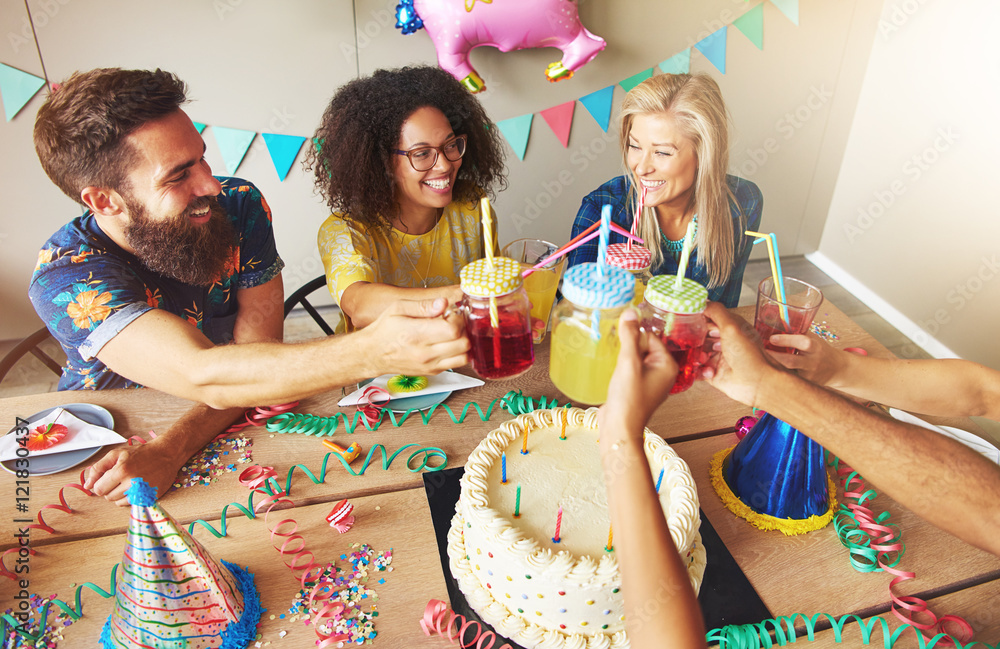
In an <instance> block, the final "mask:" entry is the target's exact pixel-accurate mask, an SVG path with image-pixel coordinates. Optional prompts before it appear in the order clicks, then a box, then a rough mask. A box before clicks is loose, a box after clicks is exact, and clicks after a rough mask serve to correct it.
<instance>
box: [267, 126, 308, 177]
mask: <svg viewBox="0 0 1000 649" xmlns="http://www.w3.org/2000/svg"><path fill="white" fill-rule="evenodd" d="M261 136H262V137H263V138H264V144H266V145H267V152H268V153H270V154H271V162H272V163H274V170H275V171H277V172H278V180H281V181H284V180H285V176H287V175H288V170H289V169H291V168H292V163H293V162H295V156H297V155H298V154H299V149H301V148H302V143H303V142H305V141H306V139H305V138H304V137H301V136H299V135H278V134H276V133H261Z"/></svg>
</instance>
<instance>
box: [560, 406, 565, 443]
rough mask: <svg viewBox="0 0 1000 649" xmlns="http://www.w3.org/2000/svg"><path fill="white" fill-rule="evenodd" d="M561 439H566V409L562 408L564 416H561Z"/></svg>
mask: <svg viewBox="0 0 1000 649" xmlns="http://www.w3.org/2000/svg"><path fill="white" fill-rule="evenodd" d="M559 439H566V409H565V408H562V417H560V418H559Z"/></svg>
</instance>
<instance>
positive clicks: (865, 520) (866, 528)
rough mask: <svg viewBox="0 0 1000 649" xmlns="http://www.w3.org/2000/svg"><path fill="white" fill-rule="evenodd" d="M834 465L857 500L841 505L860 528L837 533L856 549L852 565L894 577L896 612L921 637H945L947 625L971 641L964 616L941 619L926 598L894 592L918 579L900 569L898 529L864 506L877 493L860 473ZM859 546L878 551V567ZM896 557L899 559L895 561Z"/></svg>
mask: <svg viewBox="0 0 1000 649" xmlns="http://www.w3.org/2000/svg"><path fill="white" fill-rule="evenodd" d="M834 466H835V468H836V471H837V475H838V477H840V478H841V480H842V485H843V489H844V498H845V499H849V500H850V501H853V502H849V503H848V505H846V506H845V505H843V504H841V514H842V515H846V516H848V517H850V518H851V519H853V520H854V521H855V522H856V523H857V525H856V527H850V526H841V527H838V528H837V534H838V537H840V539H841V543H842V544H843V545H844V546H845V547H847V548H848V549H849V550H852V552H851V564H852V565H853V566H854V567H855V569H857V570H859V571H862V572H872V571H875V570H881V571H883V572H887V573H889V574H891V575H894V576H893V579H892V581H890V582H889V598H890V600H891V602H892V604H891V610H892V613H893V615H895V616H896V617H897V618H899V620H900V621H902V622H903V624H906V625H908V626H910V627H912V628H913V629H915V630H916V633H917V635H918V636H920V637H921V638H923V632H925V631H927V632H932V633H935V634H936V636H935V637H937V635H942V634H945V625H946V624H951V625H953V626H954V627H955V628H956V629H957V631H956V632H955V633H954V634H953V637H954V639H955V641H956V643H958V642H963V643H964V642H968V641H969V640H971V639H972V626H971V625H970V624H969V623H968V622H966V621H965V620H964V619H963V618H962V617H960V616H957V615H943V616H941V617H940V618H939V617H938V616H937V615H935V614H934V612H933V611H931V610H930V608H929V607H928V606H927V602H926V601H924V600H923V599H921V598H919V597H915V596H911V595H897V594H896V592H895V590H894V589H895V588H896V586H898V585H899V584H902V583H903V582H907V581H910V580H912V579H916V576H917V575H916V573H914V572H910V571H907V570H901V569H899V568H896V565H897V564H898V563H899V561H900V559H901V558H902V554H903V552H904V551H905V546H904V545H903V544H902V543H901V542H900V541H899V533H898V528H897V527H896V526H895V525H883V523H884V522H885V521H886V520H887V519H888V518H889V515H888V513H887V512H883V513H882V514H880V515H879V516H875V514H874V513H873V512H872V510H871V509H870V508H868V507H867V506H866V505H865V504H864V503H865V502H866V501H870V500H871V499H873V498H874V497H875V496H876V495H877V494H876V493H875V491H874V490H871V489H868V490H866V489H865V483H864V480H863V479H862V478H861V476H860V475H858V473H857V472H856V471H854V470H852V469H851V468H850V467H849V466H847V465H843V464H841V463H840V461H839V460H836V461H835V462H834ZM842 529H846V530H848V532H849V533H850V537H849V541H850V544H848V543H845V542H844V541H845V536H844V535H841V530H842ZM859 537H861V538H863V537H867V540H866V541H865V542H862V543H858V542H857V541H855V539H857V538H859ZM859 545H860V546H862V547H864V546H865V545H867V546H868V548H870V550H871V551H873V552H874V561H875V565H874V566H872V565H871V563H870V562H871V560H872V556H871V554H870V553H863V554H862V553H860V552H857V551H854V548H855V547H856V546H859ZM894 555H895V559H894V560H892V557H893V556H894ZM859 556H861V557H863V558H865V559H866V560H867V563H866V562H864V561H859V560H858V559H857V557H859ZM859 566H860V567H859ZM917 614H920V615H922V616H923V617H924V618H925V619H929V621H928V622H918V621H917V620H915V619H914V616H915V615H917Z"/></svg>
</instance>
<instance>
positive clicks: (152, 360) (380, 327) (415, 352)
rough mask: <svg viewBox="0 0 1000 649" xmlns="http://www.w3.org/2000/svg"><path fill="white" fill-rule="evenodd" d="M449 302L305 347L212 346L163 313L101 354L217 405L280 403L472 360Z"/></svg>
mask: <svg viewBox="0 0 1000 649" xmlns="http://www.w3.org/2000/svg"><path fill="white" fill-rule="evenodd" d="M446 308H447V302H446V300H443V299H439V300H436V301H433V302H428V301H424V302H411V301H401V302H397V303H396V304H394V305H393V306H391V307H390V308H389V309H387V310H386V311H385V313H383V314H382V316H380V317H379V318H378V320H377V321H376V322H375V323H373V324H372V326H370V327H367V328H366V329H364V330H362V331H359V332H357V333H353V334H348V335H344V336H331V337H329V338H325V339H320V340H314V341H309V342H305V343H300V344H282V343H276V342H250V343H246V344H239V345H223V346H213V345H212V343H211V341H209V340H208V339H207V338H205V336H204V335H203V334H202V333H201V332H200V331H199V330H198V329H197V328H195V327H192V326H191V325H190V324H188V323H187V322H185V321H184V320H181V319H180V318H178V317H177V316H174V315H171V314H169V313H166V312H164V311H162V310H160V309H154V310H152V311H148V312H146V313H144V314H143V315H141V316H139V317H138V318H136V319H135V320H134V321H133V322H132V323H130V324H129V325H128V326H126V327H125V328H124V329H123V330H122V331H121V333H119V334H118V335H117V336H115V337H114V338H113V339H111V341H110V342H108V343H107V344H106V345H105V346H104V348H103V349H101V351H100V352H99V353H98V358H99V359H100V360H101V361H103V362H104V363H105V364H107V365H108V367H110V368H111V369H112V370H114V371H115V372H117V373H119V374H121V375H123V376H127V377H128V378H130V379H131V380H133V381H137V382H139V383H142V384H143V385H146V386H148V387H153V388H156V389H158V390H162V391H164V392H168V393H170V394H174V395H177V396H180V397H184V398H186V399H192V400H194V401H200V402H202V403H206V404H208V405H210V406H212V407H214V408H219V409H221V408H228V407H233V406H240V407H250V406H256V405H262V404H272V403H282V402H286V401H292V400H295V399H302V398H304V397H308V396H311V395H314V394H319V393H321V392H326V391H328V390H330V389H332V388H335V387H340V386H343V385H348V384H350V383H356V382H357V381H360V380H361V379H365V378H371V377H373V376H378V375H380V374H384V373H387V372H394V373H402V374H437V373H439V372H443V371H444V370H446V369H451V368H454V367H459V366H461V365H464V364H465V362H466V358H465V352H466V350H467V349H468V341H467V340H466V339H465V337H464V335H463V331H464V329H463V327H462V325H461V321H460V319H458V318H456V317H452V318H451V319H448V320H445V319H444V318H441V317H438V316H441V315H442V314H443V313H444V311H445V309H446Z"/></svg>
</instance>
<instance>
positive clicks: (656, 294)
mask: <svg viewBox="0 0 1000 649" xmlns="http://www.w3.org/2000/svg"><path fill="white" fill-rule="evenodd" d="M676 279H677V278H676V277H675V276H674V275H657V276H656V277H654V278H652V279H651V280H649V283H648V284H647V285H646V293H645V300H646V301H647V302H649V303H650V304H652V305H653V306H655V307H657V308H660V309H663V310H664V311H670V312H671V313H679V314H691V313H701V312H702V311H704V310H705V303H706V302H708V289H706V288H705V287H704V286H702V285H701V284H699V283H698V282H696V281H694V280H690V279H688V278H686V277H685V278H684V279H682V280H681V287H680V289H674V282H675V281H676Z"/></svg>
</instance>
